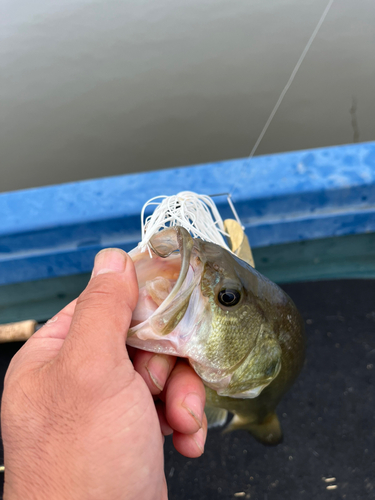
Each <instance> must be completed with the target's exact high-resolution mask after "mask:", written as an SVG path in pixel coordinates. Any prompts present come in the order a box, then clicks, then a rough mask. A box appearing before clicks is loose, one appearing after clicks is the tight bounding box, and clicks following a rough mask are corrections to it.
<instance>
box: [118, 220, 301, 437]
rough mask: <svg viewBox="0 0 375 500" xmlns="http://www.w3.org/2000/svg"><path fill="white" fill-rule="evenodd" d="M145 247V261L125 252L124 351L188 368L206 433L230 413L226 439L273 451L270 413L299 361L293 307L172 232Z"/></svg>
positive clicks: (260, 281)
mask: <svg viewBox="0 0 375 500" xmlns="http://www.w3.org/2000/svg"><path fill="white" fill-rule="evenodd" d="M151 247H152V250H153V255H152V258H151V256H150V255H149V254H148V253H147V252H144V253H141V252H140V251H139V250H138V249H135V251H133V252H131V253H130V255H131V256H132V258H133V260H134V263H135V268H136V272H137V277H138V282H139V287H140V300H139V302H138V305H137V308H136V310H135V312H134V317H133V323H132V325H131V329H130V331H129V334H128V344H130V345H132V346H134V347H137V348H141V349H145V350H148V351H153V352H162V353H166V354H173V355H176V356H180V357H186V358H188V359H189V362H190V364H191V366H192V367H193V368H194V370H195V371H196V372H197V374H198V375H199V376H200V377H201V379H202V380H203V382H204V384H205V386H206V395H207V401H206V414H207V418H208V422H209V426H218V425H223V424H224V423H225V422H226V419H227V415H228V412H230V413H233V414H234V417H233V419H232V421H231V422H230V424H229V426H228V427H227V430H235V429H247V430H248V431H249V432H250V433H251V434H252V435H253V436H254V437H255V438H256V439H257V440H259V441H261V442H263V443H265V444H277V443H278V442H280V440H281V438H282V432H281V428H280V424H279V421H278V418H277V416H276V413H275V409H276V406H277V405H278V403H279V401H280V400H281V398H282V397H283V395H284V394H285V392H286V391H287V390H288V389H289V388H290V386H291V385H292V383H293V381H294V380H295V378H296V377H297V375H298V373H299V372H300V370H301V368H302V365H303V361H304V352H305V336H304V328H303V322H302V319H301V317H300V315H299V313H298V311H297V309H296V307H295V305H294V303H293V302H292V300H291V299H290V298H289V297H288V295H287V294H286V293H285V292H284V291H282V290H281V289H280V288H279V287H278V286H277V285H276V284H274V283H273V282H271V281H270V280H268V279H267V278H265V277H264V276H262V275H261V274H260V273H258V272H257V271H256V270H255V269H254V268H253V267H252V266H250V265H249V264H248V263H246V262H245V261H244V260H242V259H240V258H239V257H237V255H235V254H233V253H231V252H229V251H227V250H225V249H224V248H222V247H220V246H218V245H216V244H214V243H210V242H205V241H203V240H201V239H194V238H192V237H191V236H190V234H189V233H188V232H187V231H186V230H185V229H183V228H181V227H178V226H177V227H174V228H169V229H165V230H163V231H160V232H159V233H156V235H155V236H154V237H153V238H152V240H151ZM232 248H233V245H232ZM241 256H242V255H241Z"/></svg>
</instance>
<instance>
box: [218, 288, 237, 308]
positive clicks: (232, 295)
mask: <svg viewBox="0 0 375 500" xmlns="http://www.w3.org/2000/svg"><path fill="white" fill-rule="evenodd" d="M240 298H241V294H240V292H239V291H238V290H233V289H231V288H223V290H220V292H219V295H218V300H219V302H220V304H221V305H223V306H226V307H232V306H235V305H236V304H238V303H239V301H240Z"/></svg>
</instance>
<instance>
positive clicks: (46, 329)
mask: <svg viewBox="0 0 375 500" xmlns="http://www.w3.org/2000/svg"><path fill="white" fill-rule="evenodd" d="M76 303H77V299H75V300H73V301H72V302H70V303H69V304H68V305H67V306H65V307H64V309H62V310H61V311H60V312H59V313H57V314H56V315H55V316H53V318H51V319H49V320H48V321H47V322H46V323H45V324H44V325H43V326H42V328H41V329H40V330H38V331H37V332H35V333H34V335H33V336H32V337H31V338H32V339H39V338H53V339H63V340H64V339H65V337H66V336H67V334H68V331H69V328H70V325H71V322H72V318H73V314H74V310H75V307H76Z"/></svg>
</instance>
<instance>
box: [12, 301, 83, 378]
mask: <svg viewBox="0 0 375 500" xmlns="http://www.w3.org/2000/svg"><path fill="white" fill-rule="evenodd" d="M75 303H76V300H73V301H72V302H70V304H68V305H67V306H65V307H64V309H62V310H61V311H60V312H59V313H57V314H56V316H54V317H53V318H51V319H50V320H48V321H47V323H46V324H45V325H44V326H43V327H42V328H41V329H40V330H38V331H37V332H35V333H34V334H33V335H32V336H31V337H30V338H29V340H28V341H27V342H26V343H25V344H24V345H23V346H22V347H21V349H20V350H19V351H18V352H17V353H16V355H15V356H14V357H13V360H12V363H11V365H10V367H9V370H8V372H7V378H8V377H9V376H10V375H9V374H11V373H12V372H13V370H14V369H18V367H19V366H23V365H24V366H25V368H26V367H27V368H29V367H30V363H32V364H33V366H34V367H35V368H38V367H40V366H41V365H44V364H46V363H48V362H49V361H51V360H52V359H54V358H55V357H56V355H57V354H58V353H59V351H60V349H61V346H62V345H63V342H64V339H65V337H66V335H67V334H68V331H69V327H70V324H71V321H72V316H73V312H74V308H75Z"/></svg>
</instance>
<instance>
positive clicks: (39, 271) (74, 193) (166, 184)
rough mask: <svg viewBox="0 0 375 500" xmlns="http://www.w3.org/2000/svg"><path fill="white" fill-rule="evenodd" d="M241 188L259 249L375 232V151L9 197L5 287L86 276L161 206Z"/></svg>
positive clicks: (241, 162)
mask: <svg viewBox="0 0 375 500" xmlns="http://www.w3.org/2000/svg"><path fill="white" fill-rule="evenodd" d="M234 187H235V190H234V194H233V201H234V203H235V205H236V209H237V211H238V213H239V216H240V217H241V220H242V221H243V223H244V225H245V229H246V233H247V235H248V237H249V239H250V242H251V245H252V247H253V248H266V247H268V246H269V245H280V244H289V243H292V242H298V241H310V240H316V239H319V238H328V237H338V236H345V235H350V234H367V233H372V232H375V142H368V143H362V144H355V145H344V146H334V147H329V148H318V149H313V150H305V151H297V152H291V153H281V154H277V155H267V156H257V157H254V158H252V159H251V160H248V159H238V160H227V161H221V162H216V163H210V164H203V165H195V166H190V167H179V168H175V169H167V170H159V171H154V172H143V173H139V174H130V175H122V176H115V177H106V178H102V179H93V180H86V181H78V182H73V183H67V184H62V185H55V186H47V187H40V188H32V189H27V190H22V191H14V192H10V193H2V194H0V214H1V220H2V223H1V225H0V285H9V284H14V283H21V282H26V281H33V280H40V279H45V278H53V277H62V276H69V275H74V274H81V273H85V272H88V271H89V270H90V268H91V266H92V262H93V258H94V255H95V253H96V252H97V251H99V250H100V249H101V248H103V247H106V246H119V247H120V248H123V249H125V250H130V249H131V248H132V247H134V246H135V245H136V244H137V243H138V241H139V239H140V219H139V216H140V211H141V208H142V206H143V204H144V203H145V202H146V201H147V200H148V199H150V198H152V197H154V196H158V195H171V194H175V193H177V192H179V191H184V190H191V191H196V192H200V193H205V194H216V193H219V192H231V191H232V190H233V188H234ZM215 201H217V204H218V207H219V209H220V210H221V212H222V214H223V216H224V217H228V216H231V213H230V209H229V207H228V206H227V203H226V199H225V197H223V198H217V199H215Z"/></svg>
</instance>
